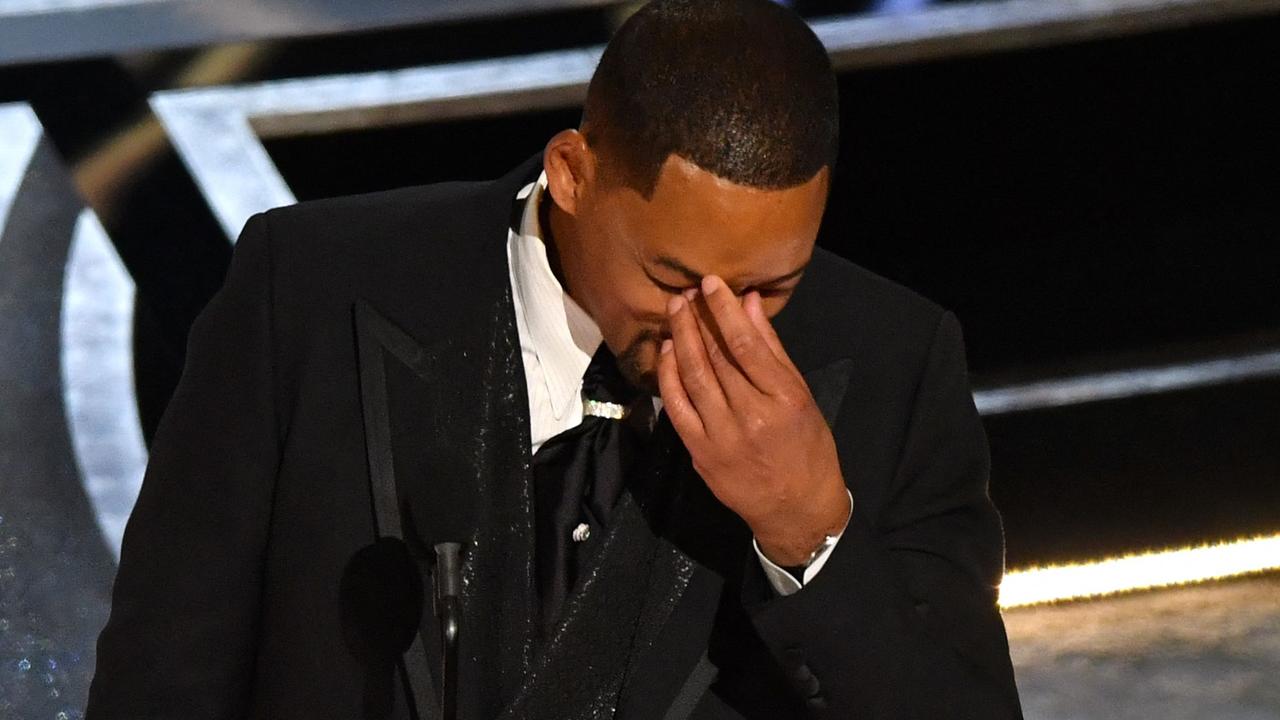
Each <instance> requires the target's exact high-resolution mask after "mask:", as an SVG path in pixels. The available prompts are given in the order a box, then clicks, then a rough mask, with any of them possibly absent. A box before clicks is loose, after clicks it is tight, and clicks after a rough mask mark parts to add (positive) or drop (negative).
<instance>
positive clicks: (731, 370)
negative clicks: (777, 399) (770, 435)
mask: <svg viewBox="0 0 1280 720" xmlns="http://www.w3.org/2000/svg"><path fill="white" fill-rule="evenodd" d="M696 296H697V292H696V291H693V290H686V291H685V299H686V300H688V301H689V308H690V309H692V310H693V311H694V312H693V316H694V319H695V320H697V325H698V331H699V333H700V334H701V336H702V346H703V349H704V350H705V351H706V353H707V359H708V360H710V361H711V369H712V370H713V371H714V372H715V374H716V379H717V380H719V381H720V387H721V389H722V390H723V391H724V396H725V400H727V401H728V403H729V407H731V408H733V410H734V411H741V410H744V409H745V408H746V407H747V406H748V405H749V403H751V402H753V401H754V400H755V399H756V397H757V396H759V394H760V392H759V390H757V389H756V388H755V386H754V385H752V384H751V381H750V380H748V379H747V376H746V374H745V373H744V372H743V370H742V368H741V367H739V366H738V361H737V360H736V359H734V358H733V357H732V356H731V355H729V352H728V350H727V348H726V345H725V342H726V341H725V338H724V335H723V334H722V332H721V330H720V327H719V324H718V323H717V322H716V320H715V318H714V317H713V316H712V315H711V310H710V308H708V307H707V303H706V302H705V301H704V302H697V300H696V299H695V298H696Z"/></svg>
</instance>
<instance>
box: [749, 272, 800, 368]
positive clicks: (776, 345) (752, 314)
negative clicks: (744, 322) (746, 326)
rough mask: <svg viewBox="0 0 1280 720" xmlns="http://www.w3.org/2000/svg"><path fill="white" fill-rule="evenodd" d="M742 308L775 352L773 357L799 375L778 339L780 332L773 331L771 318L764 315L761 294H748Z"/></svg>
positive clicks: (752, 292) (753, 292)
mask: <svg viewBox="0 0 1280 720" xmlns="http://www.w3.org/2000/svg"><path fill="white" fill-rule="evenodd" d="M742 308H743V309H744V310H746V312H747V317H748V318H750V319H751V324H752V325H754V326H755V328H756V331H757V332H759V333H760V336H761V337H763V338H764V342H765V344H766V345H768V346H769V349H770V350H772V351H773V356H774V357H775V358H777V359H778V362H780V363H782V364H783V365H786V366H787V367H788V368H790V369H791V370H792V371H793V372H795V373H796V374H797V375H799V374H800V371H799V370H797V369H796V366H795V364H794V363H792V362H791V356H790V355H787V351H786V350H785V349H784V348H783V347H782V340H781V339H779V338H778V332H777V331H776V330H774V329H773V323H771V322H769V317H768V316H767V315H765V314H764V303H763V302H762V301H761V300H760V293H758V292H756V291H754V290H752V291H751V292H749V293H747V296H746V298H745V299H743V301H742Z"/></svg>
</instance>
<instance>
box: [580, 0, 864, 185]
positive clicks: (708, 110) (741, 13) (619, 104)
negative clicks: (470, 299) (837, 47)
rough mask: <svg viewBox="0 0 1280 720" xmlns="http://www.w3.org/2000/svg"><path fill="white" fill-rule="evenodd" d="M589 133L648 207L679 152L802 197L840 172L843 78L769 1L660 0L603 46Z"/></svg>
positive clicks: (723, 173) (814, 40)
mask: <svg viewBox="0 0 1280 720" xmlns="http://www.w3.org/2000/svg"><path fill="white" fill-rule="evenodd" d="M583 131H584V133H585V135H586V137H587V140H588V142H590V143H591V144H592V146H594V147H597V148H603V149H605V152H606V153H607V154H608V156H609V159H610V161H611V164H612V165H613V167H610V168H608V171H612V172H618V173H620V174H621V180H622V181H623V182H624V183H625V184H626V185H627V186H629V187H632V188H634V189H636V190H637V191H639V192H640V193H642V194H643V195H644V196H645V197H646V198H651V197H652V196H653V191H654V188H655V186H656V185H657V181H658V174H659V172H661V168H662V165H663V163H665V162H666V160H667V158H668V157H669V156H670V155H672V154H675V155H677V156H679V157H681V158H683V159H685V160H688V161H690V162H692V163H694V164H695V165H697V166H698V167H700V168H702V169H703V170H706V171H708V172H710V173H712V174H714V175H716V176H717V177H720V178H723V179H725V180H729V181H730V182H734V183H737V184H739V185H746V186H749V187H756V188H761V189H769V190H777V189H783V188H789V187H795V186H797V185H800V184H803V183H804V182H806V181H808V180H810V179H812V178H813V176H814V175H816V174H817V173H818V171H819V170H821V169H822V168H824V167H827V166H830V165H832V164H834V162H835V156H836V150H837V148H838V145H839V131H840V113H839V100H838V94H837V90H836V79H835V73H834V72H833V71H832V69H831V60H830V58H828V57H827V52H826V49H825V48H824V47H823V45H822V42H821V41H820V40H819V39H818V37H817V36H816V35H814V33H813V30H811V29H810V28H809V26H808V25H807V24H806V23H805V22H804V20H802V19H800V17H799V16H798V15H796V14H795V13H794V12H792V11H791V10H789V9H787V8H785V7H782V6H780V5H778V4H776V3H773V2H770V0H653V2H650V3H648V4H647V5H645V6H644V7H642V8H640V9H639V10H638V11H636V13H635V14H634V15H632V16H631V17H630V18H629V19H628V20H627V21H626V22H625V23H624V24H623V25H622V27H621V28H620V29H619V30H618V32H617V33H616V34H615V35H614V37H613V39H612V40H611V41H610V43H609V46H608V47H607V48H605V51H604V55H603V56H602V57H601V59H600V64H599V66H598V67H597V68H596V71H595V74H594V76H592V78H591V84H590V86H589V87H588V90H587V101H586V106H585V108H584V111H583Z"/></svg>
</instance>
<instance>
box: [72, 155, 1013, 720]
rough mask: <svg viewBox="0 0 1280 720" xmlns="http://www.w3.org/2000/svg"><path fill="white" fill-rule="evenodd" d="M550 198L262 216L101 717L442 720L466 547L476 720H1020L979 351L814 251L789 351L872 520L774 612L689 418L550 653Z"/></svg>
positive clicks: (92, 714)
mask: <svg viewBox="0 0 1280 720" xmlns="http://www.w3.org/2000/svg"><path fill="white" fill-rule="evenodd" d="M538 169H539V160H538V159H537V158H535V159H531V160H530V161H529V162H526V163H525V164H523V165H522V166H521V167H520V168H517V169H516V170H514V171H513V172H512V173H510V174H509V175H508V176H507V177H504V178H502V179H500V180H497V181H493V182H484V183H446V184H439V185H430V186H420V187H409V188H402V189H398V190H393V191H388V192H381V193H374V194H368V195H360V196H351V197H343V198H336V199H331V200H324V201H317V202H305V203H301V204H299V205H295V206H292V207H288V208H281V209H277V210H272V211H270V212H267V213H265V214H260V215H256V216H254V217H253V218H252V219H250V221H249V222H248V223H247V225H246V226H245V229H244V231H243V233H242V235H241V238H240V240H239V243H238V245H237V247H236V251H235V254H234V259H233V261H232V265H231V269H230V271H229V273H228V276H227V279H226V282H225V285H224V287H223V289H222V290H221V291H220V292H219V293H218V294H217V296H216V297H215V298H214V299H213V301H212V302H211V303H210V304H209V306H208V308H207V309H206V310H205V311H204V312H203V313H202V315H201V316H200V318H199V319H198V320H197V322H196V324H195V326H194V327H193V328H192V332H191V339H190V345H189V350H188V359H187V365H186V368H185V370H184V374H183V377H182V381H181V383H180V384H179V386H178V389H177V391H176V393H175V394H174V396H173V399H172V401H171V403H170V405H169V408H168V410H167V411H166V413H165V417H164V419H163V421H162V423H161V425H160V427H159V430H158V431H157V434H156V437H155V439H154V442H153V445H152V456H151V460H150V464H149V466H148V469H147V475H146V478H145V480H144V483H143V487H142V492H141V495H140V497H139V499H138V503H137V506H136V508H135V510H134V513H133V515H132V517H131V518H130V521H129V524H128V527H127V529H126V532H125V537H124V546H123V552H122V556H121V562H120V568H119V572H118V575H117V578H116V583H115V588H114V596H113V604H112V609H111V616H110V620H109V622H108V623H107V626H106V628H105V629H104V630H103V632H102V635H101V637H100V639H99V642H98V655H97V673H96V675H95V677H94V681H93V685H92V688H91V691H90V699H89V707H88V713H87V717H88V718H89V720H107V719H108V718H161V717H163V718H169V717H175V718H176V717H181V718H241V717H253V718H295V717H296V718H308V719H314V718H358V717H375V716H393V717H423V718H429V717H433V716H435V713H437V712H438V709H436V708H435V707H434V706H433V702H432V695H433V694H434V690H433V683H434V682H435V681H436V680H437V678H436V677H435V666H436V664H437V662H438V660H437V657H438V654H439V648H438V640H437V637H438V635H437V632H438V630H437V628H436V626H435V624H434V623H435V621H434V615H433V613H432V611H431V600H430V581H429V573H430V562H429V558H430V554H431V553H430V548H431V546H432V545H433V544H434V543H436V542H439V541H442V540H462V541H464V542H465V543H466V545H467V550H466V563H465V574H464V600H463V602H464V624H463V644H462V660H461V663H460V667H461V670H460V673H461V690H460V692H461V695H460V704H461V710H462V712H461V717H464V718H477V719H478V718H498V717H502V718H577V717H583V718H587V717H601V716H608V715H609V713H610V712H611V711H612V709H614V708H616V710H617V716H618V717H621V718H653V719H654V720H662V719H663V718H677V717H694V718H719V717H724V718H734V717H747V718H756V717H760V718H785V717H813V718H983V719H984V720H985V719H1001V718H1016V717H1021V712H1020V709H1019V703H1018V698H1017V692H1016V689H1015V687H1014V683H1013V673H1012V668H1011V666H1010V662H1009V653H1008V645H1007V641H1006V638H1005V633H1004V627H1003V624H1002V621H1001V618H1000V615H999V613H998V611H997V607H996V587H997V585H998V583H999V581H1000V576H1001V573H1002V569H1003V538H1002V534H1001V525H1000V520H999V516H998V514H997V512H996V510H995V508H994V507H993V506H992V504H991V502H990V500H989V498H988V495H987V474H988V472H987V471H988V453H987V445H986V438H985V436H984V433H983V429H982V425H981V422H980V419H979V417H978V414H977V412H976V411H975V409H974V404H973V401H972V397H971V395H970V390H969V386H968V379H967V370H966V365H965V358H964V349H963V344H962V340H961V333H960V328H959V325H958V324H957V322H956V320H955V318H954V316H952V315H951V314H950V313H948V312H946V311H944V310H942V309H941V308H939V307H937V306H936V305H934V304H932V303H930V302H929V301H927V300H924V299H923V298H921V297H919V296H917V295H915V294H914V293H912V292H910V291H908V290H906V289H904V288H901V287H899V286H897V285H894V284H893V283H891V282H889V281H887V280H884V279H882V278H880V277H877V276H875V275H873V274H871V273H869V272H867V271H865V270H863V269H861V268H859V267H857V266H855V265H853V264H851V263H848V262H846V261H844V260H841V259H839V258H837V257H835V256H833V255H831V254H829V253H827V252H825V251H823V250H821V249H818V250H816V251H815V255H814V258H813V261H812V263H811V265H810V267H809V270H808V272H807V273H806V275H805V277H804V279H803V280H802V282H801V283H800V285H799V287H798V289H797V290H796V292H795V294H794V296H793V298H792V300H791V302H790V303H789V304H788V305H787V306H786V308H785V309H784V310H783V311H782V312H781V313H780V314H779V315H778V316H777V317H776V319H775V326H776V327H777V330H778V332H779V335H780V336H781V338H782V340H783V342H784V344H785V347H786V349H787V351H788V352H789V353H790V355H791V357H792V359H793V361H794V362H795V364H796V365H797V366H798V367H799V368H800V369H801V371H802V372H804V373H805V377H806V380H807V381H808V382H809V385H810V388H811V390H812V391H813V393H814V396H815V398H816V399H817V401H818V403H819V406H820V407H821V408H822V409H823V412H824V414H825V416H826V417H827V419H828V422H829V423H830V424H831V427H832V429H833V433H834V436H835V440H836V444H837V448H838V452H839V456H840V462H841V466H842V469H843V472H844V476H845V480H846V482H847V483H848V485H849V487H850V488H851V490H852V493H853V497H854V500H855V504H854V512H853V517H852V519H851V521H850V524H849V527H848V529H847V531H846V532H845V535H844V537H843V539H842V540H841V541H840V543H839V544H838V546H837V547H836V549H835V550H834V552H833V553H832V555H831V557H830V559H829V561H828V563H827V564H826V566H825V567H824V569H823V570H822V571H821V573H820V574H819V575H818V576H817V577H816V578H815V580H814V581H813V582H811V583H810V584H809V585H808V586H806V587H805V588H803V589H802V590H801V591H799V592H797V593H796V594H794V595H791V596H788V597H775V596H774V595H773V594H772V592H771V591H770V590H769V589H768V586H767V581H766V580H765V578H764V576H763V573H762V572H761V571H760V568H759V565H758V563H757V561H756V558H755V557H754V553H753V552H752V550H751V547H750V532H749V530H748V529H747V528H746V527H745V525H744V524H743V523H742V522H741V521H740V520H739V519H738V518H737V517H736V516H734V515H733V514H732V513H731V512H729V511H728V510H727V509H725V508H724V507H723V506H721V505H720V504H719V503H718V502H716V501H715V499H714V497H712V496H711V495H710V493H709V492H707V490H706V488H705V486H704V485H703V484H702V483H701V481H700V479H698V477H697V475H696V473H695V472H694V471H693V470H692V468H691V467H690V463H689V458H688V454H687V452H686V451H685V450H684V448H683V446H682V445H681V444H680V442H679V439H678V436H676V435H675V433H674V431H673V430H671V427H670V424H669V422H666V421H665V416H664V419H663V420H662V421H660V423H659V426H658V429H657V431H656V432H657V433H658V437H659V439H660V440H661V442H659V443H658V444H657V447H658V450H657V451H656V452H655V453H654V457H653V459H652V464H651V467H649V468H648V469H647V472H648V473H649V475H647V477H649V479H651V480H653V481H654V482H655V483H656V485H657V486H659V487H662V488H664V489H665V494H664V495H663V498H665V499H664V500H662V501H661V502H650V501H648V500H645V499H644V498H642V497H632V496H631V494H627V495H624V499H623V508H622V510H621V512H620V515H619V517H621V518H622V519H621V520H619V521H617V524H616V525H615V527H614V528H613V529H611V530H610V532H609V534H608V536H607V537H606V538H605V539H604V544H603V549H602V550H601V551H600V554H599V555H598V556H597V559H596V560H595V561H593V565H592V566H591V567H590V568H589V571H588V573H587V574H586V576H585V579H584V580H582V581H580V583H579V589H578V591H577V592H576V593H575V595H574V597H573V598H572V599H571V601H570V604H569V606H568V608H567V609H566V613H565V615H566V619H565V621H564V622H563V623H562V624H561V626H560V629H559V630H558V631H557V632H556V633H555V634H554V635H553V636H551V637H547V638H540V637H538V635H537V630H536V627H537V619H536V606H535V605H534V597H535V596H534V591H533V587H534V584H533V576H532V568H533V534H532V507H531V502H530V498H531V494H530V487H529V483H530V469H529V468H530V455H529V447H528V437H529V420H528V408H527V403H526V397H527V395H526V388H525V385H524V375H523V367H522V363H521V356H520V348H519V341H518V337H517V333H516V327H515V320H514V315H513V311H512V302H511V294H510V287H509V282H508V275H507V272H508V271H507V262H506V254H505V252H504V248H505V243H506V237H507V227H508V218H509V216H510V214H511V213H510V211H511V207H512V202H513V198H514V196H515V194H516V191H517V190H518V188H519V187H520V186H521V185H522V184H524V183H525V182H528V181H529V180H531V178H532V177H533V176H535V175H536V173H537V170H538ZM378 537H381V538H382V539H381V540H378V541H377V542H375V539H376V538H378ZM424 598H425V599H424ZM636 618H639V619H638V621H637V620H636ZM610 678H622V680H621V682H620V683H618V682H616V681H611V680H610Z"/></svg>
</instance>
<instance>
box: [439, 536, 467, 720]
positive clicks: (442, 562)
mask: <svg viewBox="0 0 1280 720" xmlns="http://www.w3.org/2000/svg"><path fill="white" fill-rule="evenodd" d="M435 550H436V572H435V576H434V577H433V581H434V585H435V609H436V618H438V619H439V621H440V640H441V643H440V648H441V650H442V652H441V654H440V712H441V715H442V717H443V720H457V718H458V635H459V633H460V632H461V630H462V557H461V553H462V545H460V544H459V543H456V542H442V543H436V546H435Z"/></svg>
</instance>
